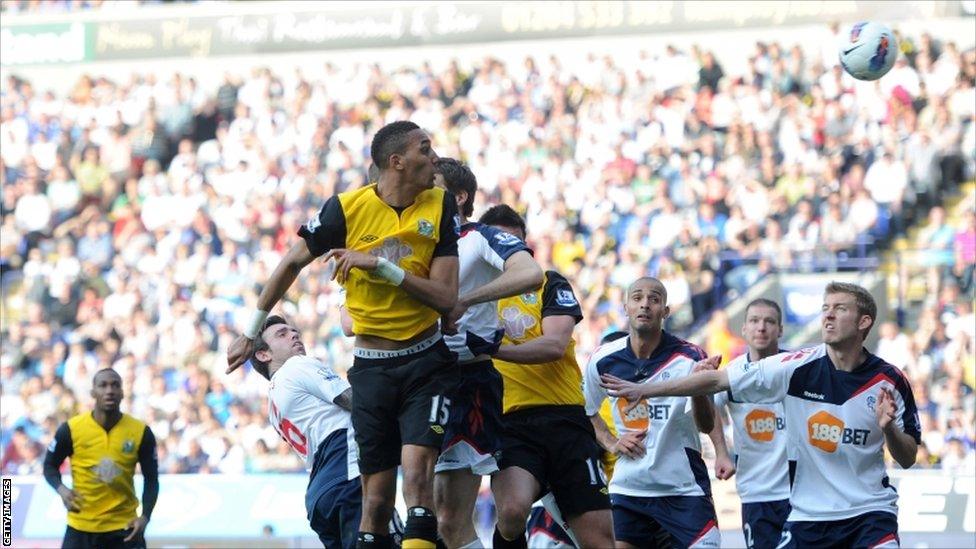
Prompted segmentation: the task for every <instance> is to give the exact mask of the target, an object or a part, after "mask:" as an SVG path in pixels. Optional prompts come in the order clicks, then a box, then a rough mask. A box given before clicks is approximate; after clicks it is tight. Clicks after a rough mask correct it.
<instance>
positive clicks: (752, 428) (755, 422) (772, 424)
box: [746, 408, 786, 442]
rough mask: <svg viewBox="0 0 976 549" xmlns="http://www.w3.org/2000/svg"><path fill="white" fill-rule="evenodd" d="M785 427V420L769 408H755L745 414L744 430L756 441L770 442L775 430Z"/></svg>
mask: <svg viewBox="0 0 976 549" xmlns="http://www.w3.org/2000/svg"><path fill="white" fill-rule="evenodd" d="M785 428H786V421H785V420H783V418H781V417H776V414H774V413H773V412H771V411H769V410H763V409H762V408H757V409H755V410H753V411H751V412H749V414H747V415H746V432H747V433H749V437H750V438H751V439H753V440H755V441H758V442H772V441H773V437H774V436H775V435H776V431H782V430H783V429H785Z"/></svg>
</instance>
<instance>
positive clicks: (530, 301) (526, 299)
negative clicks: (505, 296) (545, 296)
mask: <svg viewBox="0 0 976 549" xmlns="http://www.w3.org/2000/svg"><path fill="white" fill-rule="evenodd" d="M519 297H520V298H522V303H525V304H526V305H535V304H536V303H538V302H539V298H538V297H536V295H535V292H527V293H524V294H522V295H520V296H519Z"/></svg>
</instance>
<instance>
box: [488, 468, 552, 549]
mask: <svg viewBox="0 0 976 549" xmlns="http://www.w3.org/2000/svg"><path fill="white" fill-rule="evenodd" d="M541 490H542V488H541V486H539V481H538V480H536V478H535V477H534V476H533V475H532V473H530V472H528V471H526V470H525V469H523V468H521V467H507V468H505V469H502V470H501V471H499V472H497V473H495V475H494V476H492V478H491V492H492V494H494V496H495V509H496V510H497V513H498V525H497V526H496V527H497V528H498V533H499V534H501V536H502V537H503V538H505V539H506V540H514V539H515V538H516V537H517V536H524V535H525V521H526V520H527V519H528V518H529V513H530V512H531V510H532V503H533V502H534V501H535V499H536V497H537V496H538V495H539V492H541Z"/></svg>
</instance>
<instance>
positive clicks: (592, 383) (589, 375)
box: [583, 358, 607, 416]
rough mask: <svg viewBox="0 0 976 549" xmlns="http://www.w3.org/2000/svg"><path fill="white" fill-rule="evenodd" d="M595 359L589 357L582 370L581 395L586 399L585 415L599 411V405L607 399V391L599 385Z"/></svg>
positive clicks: (598, 373) (593, 414)
mask: <svg viewBox="0 0 976 549" xmlns="http://www.w3.org/2000/svg"><path fill="white" fill-rule="evenodd" d="M596 365H597V361H596V360H594V359H592V358H591V359H590V361H589V362H588V363H587V364H586V370H585V371H584V372H583V397H584V398H585V399H586V415H588V416H595V415H596V414H599V413H600V406H602V405H603V401H604V400H606V399H607V391H606V389H604V388H603V387H601V386H600V372H599V371H598V370H597V367H596Z"/></svg>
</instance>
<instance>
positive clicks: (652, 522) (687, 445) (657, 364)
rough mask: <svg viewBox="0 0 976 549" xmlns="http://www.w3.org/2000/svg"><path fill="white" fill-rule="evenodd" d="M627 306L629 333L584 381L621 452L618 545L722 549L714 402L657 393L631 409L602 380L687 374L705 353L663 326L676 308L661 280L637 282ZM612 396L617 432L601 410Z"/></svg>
mask: <svg viewBox="0 0 976 549" xmlns="http://www.w3.org/2000/svg"><path fill="white" fill-rule="evenodd" d="M625 310H626V313H627V319H628V322H629V330H628V335H627V337H624V338H620V339H617V340H615V341H612V342H610V343H607V344H605V345H603V346H601V347H600V348H599V349H597V350H596V352H595V353H594V354H593V356H592V357H591V358H590V361H589V363H588V364H587V366H586V372H585V373H584V381H583V384H584V385H583V392H584V394H585V396H586V413H587V415H589V416H590V421H591V422H592V423H593V427H594V429H595V431H596V435H597V440H598V441H599V442H600V444H601V445H602V446H603V447H604V448H606V450H607V451H608V452H611V453H613V454H616V455H617V456H618V459H617V462H616V466H615V468H614V474H613V479H612V480H611V481H610V502H611V504H612V506H613V529H614V537H615V538H616V547H618V548H630V547H656V546H670V545H674V546H676V547H718V546H719V542H720V541H721V536H720V534H719V530H718V523H717V519H716V515H715V507H714V505H713V504H712V498H711V495H712V492H711V485H710V483H709V479H708V471H707V469H706V467H705V462H704V461H702V457H701V444H700V441H699V435H698V431H701V432H703V433H709V432H711V431H712V430H713V428H714V427H715V422H714V415H713V414H714V408H713V406H712V401H711V399H710V398H708V397H705V398H653V399H646V400H645V401H643V402H641V403H640V404H639V405H638V406H637V407H636V408H634V409H633V410H630V411H627V410H626V408H627V406H628V402H627V401H626V400H625V399H622V398H617V397H612V396H609V395H608V394H607V391H606V390H605V389H604V388H603V387H601V385H600V376H601V375H604V374H612V375H614V376H616V377H618V378H622V379H627V380H629V381H633V382H635V383H645V382H648V381H658V380H665V379H676V378H682V377H686V376H688V375H690V374H691V373H692V370H693V368H694V367H695V363H696V362H697V361H699V360H702V359H704V358H705V353H704V351H702V350H701V349H700V348H699V347H698V346H696V345H693V344H691V343H689V342H687V341H685V340H683V339H679V338H677V337H675V336H673V335H671V334H669V333H667V332H665V331H664V330H663V323H664V319H666V318H667V317H668V314H670V309H669V308H668V292H667V290H666V289H665V288H664V285H663V284H662V283H661V281H660V280H658V279H656V278H651V277H642V278H639V279H637V280H636V281H634V283H632V284H631V285H630V286H629V287H628V288H627V295H626V303H625ZM607 398H609V399H610V408H611V412H612V418H613V424H614V426H615V427H616V432H617V436H614V435H613V434H612V433H611V432H610V430H609V429H608V427H607V424H606V423H604V421H603V419H601V418H600V415H599V412H600V406H601V404H602V403H603V401H604V400H605V399H607ZM696 427H697V428H696ZM713 440H714V438H713ZM722 442H723V443H724V439H723V440H722ZM722 446H723V448H722V449H723V450H724V444H723V445H722ZM726 453H727V451H726ZM594 469H595V471H594V474H596V473H598V472H599V468H598V467H594Z"/></svg>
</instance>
